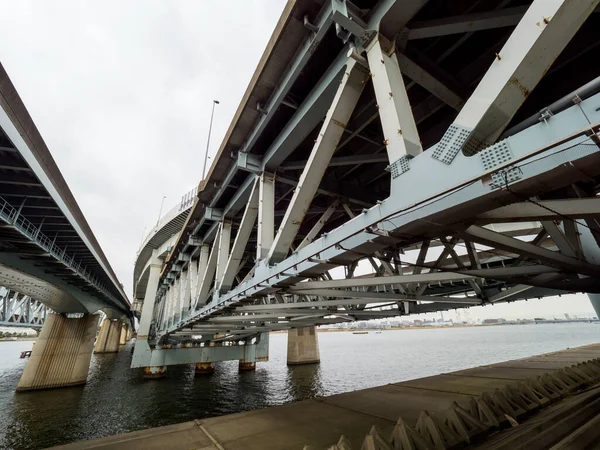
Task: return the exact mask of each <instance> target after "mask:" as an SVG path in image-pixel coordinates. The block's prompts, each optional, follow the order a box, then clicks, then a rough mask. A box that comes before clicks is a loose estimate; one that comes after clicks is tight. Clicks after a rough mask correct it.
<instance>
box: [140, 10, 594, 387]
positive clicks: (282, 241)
mask: <svg viewBox="0 0 600 450" xmlns="http://www.w3.org/2000/svg"><path fill="white" fill-rule="evenodd" d="M597 6H598V1H595V0H589V1H587V0H586V1H574V0H556V1H554V0H552V1H546V0H534V1H506V0H505V1H500V0H497V1H486V2H480V1H466V2H445V1H442V0H429V1H416V2H402V1H393V0H380V1H375V0H373V1H366V0H365V1H360V2H355V3H354V4H352V3H350V2H347V1H342V0H340V1H338V0H335V1H332V2H329V1H304V0H298V1H290V2H288V4H287V5H286V8H285V10H284V12H283V14H282V17H281V19H280V21H279V23H278V25H277V27H276V29H275V31H274V33H273V36H272V38H271V40H270V41H269V44H268V46H267V49H266V50H265V53H264V55H263V58H262V59H261V61H260V62H259V65H258V68H257V69H256V72H255V74H254V76H253V78H252V80H251V82H250V85H249V86H248V89H247V90H246V93H245V95H244V97H243V99H242V101H241V104H240V106H239V108H238V110H237V113H236V115H235V117H234V120H233V122H232V124H231V126H230V128H229V130H228V132H227V134H226V136H225V139H224V141H223V143H222V145H221V147H220V149H219V152H218V154H217V156H216V158H215V160H214V163H213V165H212V167H211V169H210V171H209V173H208V175H207V177H206V179H205V180H202V181H201V182H200V184H199V188H198V194H197V199H196V200H195V202H194V204H193V206H192V208H191V211H190V213H189V215H188V216H187V218H186V222H185V224H184V226H183V228H182V230H181V233H180V234H179V236H178V238H177V241H176V243H175V244H174V246H173V248H172V249H171V251H170V252H169V255H168V257H167V259H166V261H165V263H164V264H162V263H157V264H156V267H155V268H154V270H152V269H151V270H150V272H149V278H148V282H147V283H146V292H145V295H144V307H143V310H142V318H141V323H140V331H139V339H138V342H137V343H136V349H135V353H134V358H133V363H132V365H133V366H134V367H140V366H144V367H149V368H150V369H151V370H154V372H153V373H154V374H155V375H160V374H163V373H164V371H165V366H167V365H169V364H183V363H194V362H200V361H202V362H204V363H207V362H212V361H219V360H222V359H240V361H256V360H260V358H264V357H266V354H265V353H264V350H263V347H264V344H265V340H266V339H268V335H267V333H268V332H269V331H271V330H281V329H287V330H289V336H290V339H291V341H290V342H292V343H291V344H290V346H289V347H288V351H290V349H292V352H294V351H296V352H298V348H304V349H307V348H308V349H311V350H310V352H312V356H307V355H305V356H304V357H302V356H298V355H296V356H294V357H293V358H292V360H290V357H289V353H288V361H289V362H292V363H301V362H315V361H318V347H317V343H316V334H315V333H314V328H313V327H314V326H315V325H320V324H328V323H335V322H342V321H349V320H362V319H375V318H385V317H390V316H398V315H407V314H413V313H423V312H434V311H441V310H447V309H453V308H463V307H470V306H478V305H490V304H494V303H498V302H510V301H516V300H520V299H526V298H534V297H544V296H550V295H557V294H563V293H570V292H586V293H589V294H590V298H591V299H592V302H593V304H594V306H595V308H596V310H597V311H600V302H599V301H598V297H597V295H598V294H600V284H599V282H598V276H599V275H600V265H599V262H600V259H599V258H600V248H599V247H598V242H599V237H600V225H599V223H598V221H597V219H598V215H599V214H600V203H599V199H598V198H597V196H598V193H599V192H600V188H599V186H600V178H599V176H600V169H598V167H600V166H599V165H598V162H600V154H599V152H598V151H599V149H598V143H599V142H600V139H599V138H598V135H597V132H598V129H599V127H600V113H599V111H600V107H599V105H600V95H598V92H600V82H599V79H598V77H599V76H600V72H599V71H598V70H597V68H596V66H595V65H594V64H590V61H593V60H595V58H597V57H598V56H599V55H598V53H599V51H600V50H599V48H598V41H597V39H596V29H597V27H598V26H599V25H600V23H599V20H600V18H599V16H598V14H595V10H596V8H597ZM365 267H368V268H369V269H368V270H365ZM240 342H242V343H245V346H238V345H235V346H233V348H234V349H237V348H238V347H240V348H243V347H246V349H244V350H243V351H242V350H235V351H234V350H232V349H231V347H228V344H229V343H240ZM315 347H316V351H315ZM294 349H295V350H294ZM299 352H300V353H302V351H299ZM248 355H250V356H248ZM303 358H304V359H303ZM150 369H149V370H150Z"/></svg>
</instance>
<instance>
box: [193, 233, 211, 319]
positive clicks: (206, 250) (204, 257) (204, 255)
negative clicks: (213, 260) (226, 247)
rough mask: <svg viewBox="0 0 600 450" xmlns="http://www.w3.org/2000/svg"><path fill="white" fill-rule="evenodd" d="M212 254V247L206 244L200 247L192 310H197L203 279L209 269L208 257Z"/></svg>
mask: <svg viewBox="0 0 600 450" xmlns="http://www.w3.org/2000/svg"><path fill="white" fill-rule="evenodd" d="M209 254H210V246H208V245H206V244H204V245H203V246H202V247H200V257H199V259H198V264H197V270H196V276H195V279H194V284H193V285H192V309H193V310H195V309H196V305H197V304H198V296H199V295H200V287H201V286H202V280H203V279H202V277H204V273H205V272H206V268H207V267H208V256H209Z"/></svg>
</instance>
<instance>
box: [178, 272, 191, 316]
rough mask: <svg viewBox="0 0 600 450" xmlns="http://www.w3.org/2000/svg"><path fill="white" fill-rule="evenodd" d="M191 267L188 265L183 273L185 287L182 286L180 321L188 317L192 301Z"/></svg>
mask: <svg viewBox="0 0 600 450" xmlns="http://www.w3.org/2000/svg"><path fill="white" fill-rule="evenodd" d="M191 278H192V265H191V261H190V264H188V270H187V271H186V272H185V285H184V286H183V305H182V308H181V319H184V318H186V317H187V316H188V314H189V312H190V302H191V299H192V280H191Z"/></svg>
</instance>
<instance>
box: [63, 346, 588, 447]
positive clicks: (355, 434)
mask: <svg viewBox="0 0 600 450" xmlns="http://www.w3.org/2000/svg"><path fill="white" fill-rule="evenodd" d="M596 358H600V344H592V345H587V346H583V347H578V348H573V349H566V350H562V351H558V352H552V353H547V354H543V355H538V356H533V357H528V358H523V359H517V360H512V361H506V362H501V363H497V364H491V365H486V366H480V367H475V368H472V369H466V370H460V371H456V372H452V373H445V374H441V375H435V376H432V377H426V378H420V379H415V380H409V381H403V382H399V383H392V384H388V385H385V386H379V387H375V388H370V389H362V390H357V391H354V392H348V393H344V394H338V395H332V396H329V397H323V398H315V399H311V400H304V401H299V402H294V403H290V404H286V405H282V406H275V407H270V408H264V409H261V410H256V411H248V412H242V413H236V414H229V415H225V416H221V417H214V418H208V419H202V420H194V421H190V422H184V423H180V424H176V425H169V426H165V427H159V428H152V429H148V430H143V431H136V432H133V433H125V434H120V435H116V436H110V437H106V438H101V439H96V440H92V441H80V442H75V443H73V444H69V445H66V446H61V447H56V449H62V450H83V449H91V448H95V449H114V450H117V449H129V448H144V449H151V448H157V449H158V448H161V449H184V448H186V449H187V448H197V449H204V450H223V449H227V450H237V449H240V450H241V449H261V450H271V449H272V450H287V449H289V450H300V449H302V448H303V447H304V446H305V445H307V446H311V447H313V448H315V449H324V448H328V447H329V446H331V445H333V444H335V443H336V442H337V441H338V439H339V438H340V436H341V435H344V436H346V437H347V438H348V439H349V441H351V442H352V443H353V445H354V447H353V448H360V445H361V443H362V440H363V439H364V437H365V435H366V434H367V433H368V432H369V430H370V429H371V427H372V426H373V425H375V426H377V427H378V428H379V429H380V430H382V434H383V433H389V432H390V431H391V429H392V428H393V427H394V425H395V424H396V422H397V420H398V418H400V417H401V418H402V419H403V420H404V422H405V423H406V424H408V425H409V426H411V427H415V425H416V424H417V421H418V420H419V416H420V415H421V411H423V410H427V411H428V412H430V413H434V414H435V413H438V414H439V413H441V412H442V411H444V410H447V409H448V408H449V407H450V406H451V405H452V404H453V402H459V403H461V404H464V402H465V401H466V400H468V399H469V398H473V399H479V398H482V395H483V394H484V393H487V392H492V391H494V390H495V389H502V388H504V387H505V386H507V385H513V386H516V385H517V384H518V383H519V382H522V381H524V380H529V379H535V377H538V376H542V375H545V374H555V373H559V371H561V370H562V369H564V368H565V367H570V366H572V365H574V364H580V363H584V362H586V361H590V360H593V359H596ZM561 373H562V372H561Z"/></svg>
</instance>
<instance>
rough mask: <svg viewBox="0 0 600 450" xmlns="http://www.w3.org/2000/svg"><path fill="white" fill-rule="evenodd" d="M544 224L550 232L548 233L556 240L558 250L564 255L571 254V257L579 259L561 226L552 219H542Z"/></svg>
mask: <svg viewBox="0 0 600 450" xmlns="http://www.w3.org/2000/svg"><path fill="white" fill-rule="evenodd" d="M542 226H543V227H544V229H545V230H546V231H547V232H548V234H549V235H550V238H551V239H552V240H553V241H554V243H555V244H556V246H557V247H558V250H559V251H560V252H561V253H562V254H563V255H566V256H570V257H571V258H575V259H577V255H576V253H575V250H574V249H573V247H572V246H571V243H570V242H569V241H568V240H567V238H566V236H565V235H564V233H563V232H562V230H561V229H560V228H558V225H556V224H555V223H554V222H553V221H551V220H544V221H542Z"/></svg>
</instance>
